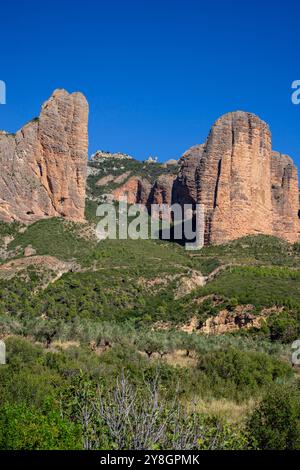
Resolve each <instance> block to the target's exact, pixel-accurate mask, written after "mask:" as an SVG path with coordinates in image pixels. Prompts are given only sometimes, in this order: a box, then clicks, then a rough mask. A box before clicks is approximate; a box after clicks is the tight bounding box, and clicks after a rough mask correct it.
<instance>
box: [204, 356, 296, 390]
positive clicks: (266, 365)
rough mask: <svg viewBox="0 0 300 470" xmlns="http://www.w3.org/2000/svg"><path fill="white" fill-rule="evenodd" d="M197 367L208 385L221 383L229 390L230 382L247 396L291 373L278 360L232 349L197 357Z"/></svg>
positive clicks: (289, 368) (286, 365)
mask: <svg viewBox="0 0 300 470" xmlns="http://www.w3.org/2000/svg"><path fill="white" fill-rule="evenodd" d="M198 367H199V369H200V370H201V371H203V372H204V373H205V374H206V375H207V376H208V377H209V378H210V381H211V384H212V387H215V384H219V385H220V384H222V383H223V384H224V388H225V389H226V388H228V389H230V386H232V385H233V386H234V388H236V390H238V391H239V392H242V393H247V394H248V396H251V393H253V392H257V391H259V389H260V388H262V387H266V386H268V385H271V384H272V383H274V382H276V381H280V380H283V381H284V380H285V379H287V378H289V377H291V376H292V369H291V367H290V366H289V365H288V364H286V363H284V362H282V361H280V360H278V359H275V358H272V357H270V356H269V355H267V354H264V353H260V352H252V351H250V352H249V351H239V350H237V349H234V348H232V349H229V350H227V351H224V350H222V351H215V352H210V353H206V354H204V355H203V356H201V357H200V358H199V362H198Z"/></svg>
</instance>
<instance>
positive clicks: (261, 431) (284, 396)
mask: <svg viewBox="0 0 300 470" xmlns="http://www.w3.org/2000/svg"><path fill="white" fill-rule="evenodd" d="M247 429H248V433H249V436H250V440H251V441H252V443H253V446H254V447H256V448H258V449H263V450H272V449H276V450H296V449H298V450H299V449H300V392H299V390H296V389H294V388H291V387H278V386H277V387H275V388H274V389H273V390H270V391H269V393H268V394H267V395H266V397H265V398H264V399H263V400H262V401H261V403H260V404H259V406H258V407H257V408H256V410H255V411H254V412H253V413H252V415H251V416H250V418H249V419H248V422H247Z"/></svg>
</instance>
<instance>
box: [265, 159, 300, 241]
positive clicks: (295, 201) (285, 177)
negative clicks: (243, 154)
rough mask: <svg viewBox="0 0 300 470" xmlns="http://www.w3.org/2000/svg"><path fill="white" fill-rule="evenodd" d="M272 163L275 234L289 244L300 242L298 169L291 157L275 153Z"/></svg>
mask: <svg viewBox="0 0 300 470" xmlns="http://www.w3.org/2000/svg"><path fill="white" fill-rule="evenodd" d="M271 162H272V165H271V176H272V181H271V182H272V207H273V233H274V235H276V236H278V237H282V238H285V239H286V240H288V241H289V242H295V241H299V240H300V236H299V230H300V227H299V218H298V217H297V214H298V210H299V186H298V172H297V168H296V167H295V165H294V163H293V160H292V159H291V158H290V157H288V156H287V155H282V154H280V153H278V152H273V156H272V159H271Z"/></svg>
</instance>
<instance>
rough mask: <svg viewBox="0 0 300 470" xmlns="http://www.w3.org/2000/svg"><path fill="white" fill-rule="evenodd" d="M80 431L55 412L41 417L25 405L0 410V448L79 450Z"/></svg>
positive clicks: (9, 406)
mask: <svg viewBox="0 0 300 470" xmlns="http://www.w3.org/2000/svg"><path fill="white" fill-rule="evenodd" d="M78 435H79V431H78V428H76V427H75V426H74V425H73V423H71V422H70V421H68V422H67V421H65V420H63V419H62V418H61V416H60V414H59V412H58V411H56V410H52V411H49V412H48V414H42V413H41V412H40V411H39V410H38V409H36V408H33V407H28V406H27V404H18V405H16V404H14V405H11V404H5V405H4V406H2V407H1V408H0V449H4V450H23V449H26V450H41V449H47V450H48V449H49V450H52V449H56V450H62V449H66V450H67V449H80V446H79V444H78V442H80V441H79V440H78Z"/></svg>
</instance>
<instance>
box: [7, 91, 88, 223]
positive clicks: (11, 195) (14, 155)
mask: <svg viewBox="0 0 300 470" xmlns="http://www.w3.org/2000/svg"><path fill="white" fill-rule="evenodd" d="M87 122H88V104H87V101H86V99H85V97H84V96H83V95H82V94H81V93H73V94H69V93H67V92H66V91H64V90H56V91H55V92H54V93H53V95H52V96H51V98H50V99H49V100H48V101H46V103H44V105H43V106H42V110H41V113H40V116H39V118H38V119H35V120H33V121H31V122H29V123H28V124H26V125H25V126H24V127H23V128H22V129H21V130H20V131H18V132H17V133H16V134H15V135H13V134H8V133H6V132H0V165H1V174H0V219H2V220H5V221H13V220H17V221H21V222H25V223H27V222H33V221H35V220H38V219H40V218H44V217H55V216H63V217H66V218H67V219H70V220H74V221H79V220H83V219H84V206H85V185H86V172H87V157H88V154H87V152H88V132H87Z"/></svg>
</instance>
